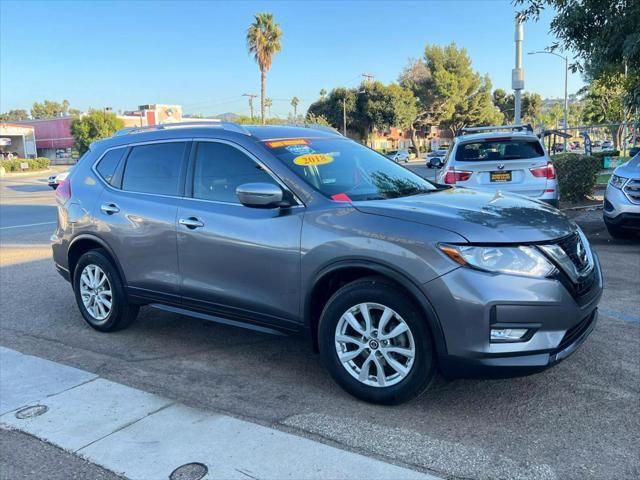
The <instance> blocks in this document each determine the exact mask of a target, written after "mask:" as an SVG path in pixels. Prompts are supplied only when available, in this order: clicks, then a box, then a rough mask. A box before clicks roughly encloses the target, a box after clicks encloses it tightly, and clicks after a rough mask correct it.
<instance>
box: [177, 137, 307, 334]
mask: <svg viewBox="0 0 640 480" xmlns="http://www.w3.org/2000/svg"><path fill="white" fill-rule="evenodd" d="M194 149H195V150H194V152H193V153H192V155H191V162H192V164H191V165H190V169H189V170H190V172H191V173H190V175H189V178H188V179H187V182H188V185H190V188H188V190H190V192H188V193H189V196H188V198H184V199H183V200H182V201H181V205H180V207H179V209H178V227H177V228H178V259H179V263H180V269H181V274H182V289H181V292H182V295H183V300H184V302H186V303H188V304H191V305H194V306H197V307H200V308H204V309H207V310H213V311H214V312H218V313H220V314H222V315H226V316H231V317H237V318H240V319H242V320H250V321H255V322H256V323H263V324H264V323H268V324H275V325H278V326H283V327H287V326H294V324H295V323H296V322H299V308H300V305H299V302H300V234H301V228H302V220H303V214H304V207H303V206H296V207H289V208H274V209H259V208H249V207H245V206H243V205H242V204H241V203H240V201H239V200H238V197H237V196H236V193H235V192H236V188H237V187H238V186H239V185H242V184H244V183H254V182H267V183H278V182H277V181H276V180H275V178H274V177H273V176H272V174H271V173H270V172H268V171H267V170H266V168H265V167H264V166H263V165H262V164H260V163H259V162H257V161H256V159H254V158H253V157H252V156H250V154H249V153H248V152H246V151H244V150H242V149H241V148H240V147H239V146H237V145H235V144H232V143H228V142H224V141H202V142H199V143H196V144H194Z"/></svg>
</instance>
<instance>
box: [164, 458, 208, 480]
mask: <svg viewBox="0 0 640 480" xmlns="http://www.w3.org/2000/svg"><path fill="white" fill-rule="evenodd" d="M207 472H209V469H208V468H207V466H206V465H205V464H204V463H199V462H192V463H185V464H184V465H181V466H179V467H178V468H176V469H175V470H174V471H173V472H171V475H169V480H201V479H202V478H204V476H205V475H206V474H207Z"/></svg>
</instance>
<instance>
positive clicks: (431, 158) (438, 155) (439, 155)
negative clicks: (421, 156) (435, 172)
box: [427, 148, 449, 168]
mask: <svg viewBox="0 0 640 480" xmlns="http://www.w3.org/2000/svg"><path fill="white" fill-rule="evenodd" d="M448 152H449V150H448V149H444V148H439V149H438V150H435V151H433V152H430V153H429V154H428V155H427V167H428V168H442V166H443V165H444V162H445V159H446V157H447V153H448Z"/></svg>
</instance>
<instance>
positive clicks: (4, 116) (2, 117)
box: [0, 109, 29, 122]
mask: <svg viewBox="0 0 640 480" xmlns="http://www.w3.org/2000/svg"><path fill="white" fill-rule="evenodd" d="M28 118H29V112H27V111H26V110H22V109H17V110H9V111H8V112H5V113H0V122H19V121H20V120H27V119H28Z"/></svg>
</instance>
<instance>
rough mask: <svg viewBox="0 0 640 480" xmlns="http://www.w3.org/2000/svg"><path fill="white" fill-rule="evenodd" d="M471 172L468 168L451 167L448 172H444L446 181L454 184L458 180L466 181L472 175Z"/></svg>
mask: <svg viewBox="0 0 640 480" xmlns="http://www.w3.org/2000/svg"><path fill="white" fill-rule="evenodd" d="M471 173H472V172H468V171H466V170H454V169H449V170H447V173H445V174H444V183H446V184H448V185H453V184H455V183H456V182H466V181H467V180H469V178H470V177H471Z"/></svg>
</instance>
